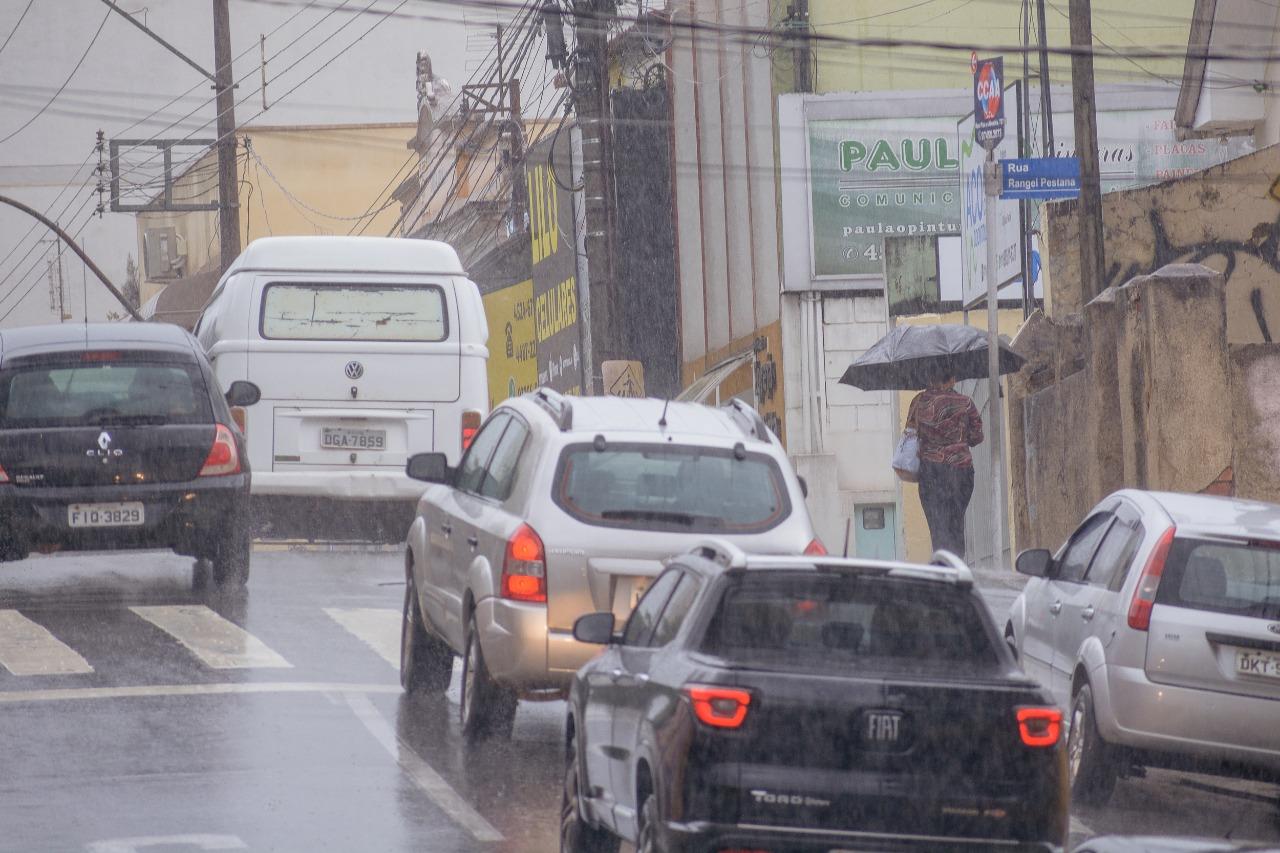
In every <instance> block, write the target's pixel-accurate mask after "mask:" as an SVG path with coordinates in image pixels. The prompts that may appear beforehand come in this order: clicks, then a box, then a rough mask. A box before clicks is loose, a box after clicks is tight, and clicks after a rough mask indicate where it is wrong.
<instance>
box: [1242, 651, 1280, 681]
mask: <svg viewBox="0 0 1280 853" xmlns="http://www.w3.org/2000/svg"><path fill="white" fill-rule="evenodd" d="M1236 672H1238V673H1240V674H1241V675H1256V676H1262V677H1263V678H1276V679H1280V654H1275V653H1270V654H1269V653H1267V652H1257V651H1253V650H1252V649H1236Z"/></svg>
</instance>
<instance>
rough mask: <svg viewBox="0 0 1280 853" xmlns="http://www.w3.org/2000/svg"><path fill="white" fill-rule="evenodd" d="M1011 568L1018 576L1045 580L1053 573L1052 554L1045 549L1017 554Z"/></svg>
mask: <svg viewBox="0 0 1280 853" xmlns="http://www.w3.org/2000/svg"><path fill="white" fill-rule="evenodd" d="M1013 566H1014V568H1015V569H1017V570H1018V574H1021V575H1028V576H1029V577H1033V578H1047V577H1049V575H1050V573H1051V572H1052V571H1053V554H1051V553H1049V551H1048V550H1047V549H1045V548H1032V549H1030V550H1028V551H1023V552H1022V553H1021V554H1019V555H1018V559H1017V561H1016V562H1015V563H1014V564H1013Z"/></svg>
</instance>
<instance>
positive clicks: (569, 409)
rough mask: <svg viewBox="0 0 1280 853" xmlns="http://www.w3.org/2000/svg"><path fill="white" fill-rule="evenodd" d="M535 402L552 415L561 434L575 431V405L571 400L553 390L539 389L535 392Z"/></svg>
mask: <svg viewBox="0 0 1280 853" xmlns="http://www.w3.org/2000/svg"><path fill="white" fill-rule="evenodd" d="M532 396H533V401H534V402H535V403H537V404H538V405H539V406H541V407H542V408H543V409H545V410H546V412H547V414H549V415H551V419H552V420H554V421H555V422H556V426H557V427H559V428H560V431H561V432H568V431H569V430H571V429H573V404H572V403H570V402H569V398H568V397H566V396H565V395H563V394H561V393H560V392H559V391H556V390H554V389H552V388H545V387H544V388H539V389H538V390H536V391H534V392H533V395H532Z"/></svg>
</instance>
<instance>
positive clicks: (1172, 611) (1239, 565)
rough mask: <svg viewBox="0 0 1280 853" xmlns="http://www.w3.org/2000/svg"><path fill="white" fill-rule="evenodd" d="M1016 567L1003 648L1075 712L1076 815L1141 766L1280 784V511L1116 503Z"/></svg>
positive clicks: (1195, 502) (1223, 504)
mask: <svg viewBox="0 0 1280 853" xmlns="http://www.w3.org/2000/svg"><path fill="white" fill-rule="evenodd" d="M1017 568H1018V571H1019V572H1022V573H1023V574H1027V575H1031V576H1032V579H1031V580H1030V581H1028V583H1027V585H1026V588H1025V589H1024V590H1023V592H1022V594H1021V595H1020V596H1019V597H1018V599H1017V600H1016V601H1015V602H1014V604H1013V607H1012V610H1011V611H1010V615H1009V622H1008V625H1007V626H1006V628H1005V638H1006V640H1007V641H1008V642H1009V643H1010V644H1011V645H1012V646H1013V648H1014V649H1015V651H1016V652H1017V654H1018V657H1019V659H1020V660H1021V662H1022V665H1023V668H1024V669H1025V670H1026V672H1027V674H1028V675H1032V676H1034V677H1036V678H1037V679H1039V681H1040V682H1041V683H1042V684H1043V685H1044V686H1046V687H1048V688H1049V689H1050V690H1051V691H1052V692H1053V693H1054V695H1055V698H1056V699H1057V701H1058V703H1059V704H1060V705H1061V706H1062V707H1063V708H1064V709H1069V712H1070V721H1071V725H1070V734H1069V735H1068V740H1067V755H1068V765H1069V768H1070V775H1071V788H1072V796H1073V797H1074V798H1075V800H1076V801H1077V802H1082V803H1085V804H1090V805H1096V804H1100V803H1102V802H1105V801H1106V800H1107V798H1108V797H1109V796H1110V794H1111V791H1112V788H1113V787H1114V786H1115V782H1116V777H1117V776H1118V775H1123V774H1126V773H1130V772H1133V770H1134V768H1135V767H1142V766H1146V765H1155V766H1161V765H1165V766H1189V767H1193V768H1194V769H1198V770H1204V771H1209V772H1214V771H1217V770H1226V771H1228V772H1238V771H1239V770H1240V769H1247V770H1251V771H1253V772H1255V773H1258V774H1260V775H1263V776H1270V777H1272V778H1278V779H1280V737H1277V733H1276V723H1277V721H1280V506H1275V505H1272V504H1265V503H1259V502H1256V501H1246V500H1235V499H1227V498H1215V497H1208V496H1204V495H1179V494H1168V493H1157V492H1141V491H1135V490H1125V491H1121V492H1116V493H1115V494H1113V495H1111V496H1109V497H1108V498H1106V499H1105V500H1103V501H1102V502H1101V503H1100V504H1098V505H1097V506H1096V507H1094V509H1093V511H1092V512H1090V513H1089V514H1088V515H1087V516H1086V517H1085V519H1084V522H1083V523H1082V524H1081V525H1080V526H1079V527H1078V528H1077V529H1076V531H1075V533H1073V534H1072V535H1071V537H1070V538H1069V539H1068V540H1067V542H1066V544H1064V545H1063V546H1062V548H1061V549H1060V550H1059V551H1058V553H1057V554H1056V555H1051V554H1050V553H1049V552H1048V551H1044V550H1034V551H1024V552H1023V553H1021V554H1019V555H1018V562H1017Z"/></svg>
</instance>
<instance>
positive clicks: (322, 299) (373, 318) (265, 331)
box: [259, 283, 449, 342]
mask: <svg viewBox="0 0 1280 853" xmlns="http://www.w3.org/2000/svg"><path fill="white" fill-rule="evenodd" d="M259 331H260V333H261V335H262V337H264V338H267V339H270V340H292V341H414V342H432V341H443V340H445V339H446V338H448V336H449V321H448V316H447V315H446V313H445V303H444V291H443V290H442V289H441V288H440V287H438V286H437V285H433V284H385V285H384V284H362V285H350V284H318V283H316V284H313V283H305V284H302V283H299V284H292V283H290V284H283V283H280V284H269V285H267V287H266V288H265V289H264V290H263V292H262V316H261V320H260V321H259Z"/></svg>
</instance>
